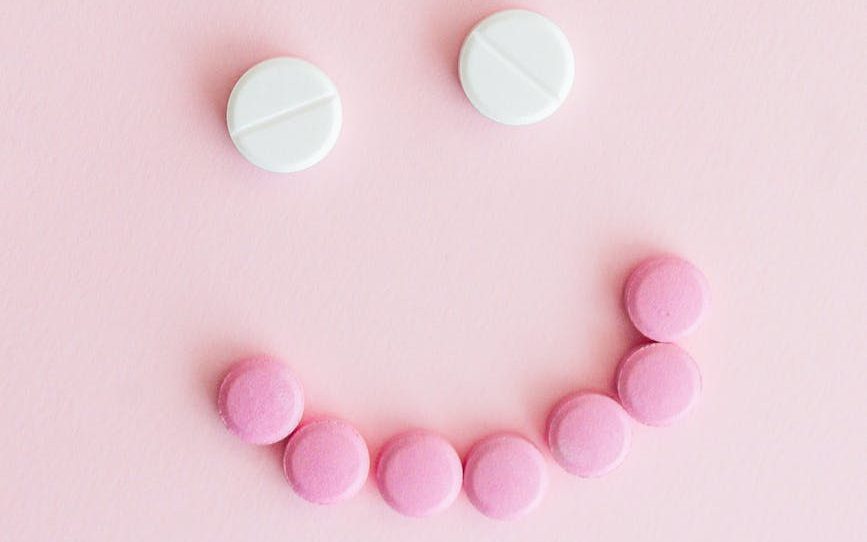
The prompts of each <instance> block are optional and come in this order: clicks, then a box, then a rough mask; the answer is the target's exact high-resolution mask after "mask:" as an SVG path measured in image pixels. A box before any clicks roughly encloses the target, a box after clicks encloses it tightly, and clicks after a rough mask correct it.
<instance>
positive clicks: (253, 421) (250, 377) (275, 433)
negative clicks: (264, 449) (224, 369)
mask: <svg viewBox="0 0 867 542" xmlns="http://www.w3.org/2000/svg"><path fill="white" fill-rule="evenodd" d="M218 408H219V411H220V416H221V417H222V418H223V422H224V423H225V424H226V427H228V428H229V429H230V430H232V432H234V433H235V434H236V435H238V436H239V437H241V439H243V440H245V441H247V442H250V443H252V444H273V443H275V442H278V441H281V440H283V439H284V438H286V437H287V436H288V435H289V433H291V432H292V430H293V429H295V427H297V426H298V422H299V421H300V420H301V414H302V413H303V411H304V391H303V389H302V388H301V383H300V382H299V381H298V379H297V378H295V375H294V374H292V371H290V370H289V368H288V367H287V366H286V365H284V364H282V363H280V362H279V361H276V360H273V359H270V358H264V357H261V358H253V359H248V360H244V361H241V362H239V363H237V364H236V365H235V366H234V367H232V369H231V370H230V371H229V374H227V375H226V377H225V378H224V379H223V383H222V384H221V385H220V392H219V398H218Z"/></svg>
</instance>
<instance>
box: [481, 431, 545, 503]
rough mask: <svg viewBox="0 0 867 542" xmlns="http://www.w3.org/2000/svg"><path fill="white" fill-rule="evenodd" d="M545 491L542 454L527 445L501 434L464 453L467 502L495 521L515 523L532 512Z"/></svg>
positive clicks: (511, 435) (515, 438) (530, 444)
mask: <svg viewBox="0 0 867 542" xmlns="http://www.w3.org/2000/svg"><path fill="white" fill-rule="evenodd" d="M547 487H548V473H547V470H546V469H545V459H544V458H543V457H542V453H541V452H540V451H539V450H538V448H536V447H535V446H534V445H533V444H532V443H531V442H530V441H528V440H527V439H525V438H523V437H520V436H518V435H513V434H510V433H500V434H495V435H491V436H489V437H486V438H484V439H482V440H480V441H479V442H477V443H476V444H475V445H474V446H473V447H472V448H471V449H470V451H469V453H467V460H466V467H465V468H464V488H465V489H466V491H467V497H469V499H470V502H472V503H473V505H474V506H475V507H476V508H477V509H478V510H479V511H480V512H481V513H483V514H484V515H486V516H488V517H490V518H494V519H515V518H518V517H520V516H523V515H524V514H526V513H527V512H529V511H530V510H532V509H533V508H534V507H535V506H536V505H538V504H539V502H540V501H541V500H542V496H543V495H544V494H545V489H546V488H547Z"/></svg>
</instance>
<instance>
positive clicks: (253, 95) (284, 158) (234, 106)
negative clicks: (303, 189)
mask: <svg viewBox="0 0 867 542" xmlns="http://www.w3.org/2000/svg"><path fill="white" fill-rule="evenodd" d="M342 118H343V115H342V109H341V105H340V96H339V95H338V94H337V89H336V88H335V87H334V83H332V82H331V80H330V79H329V78H328V76H327V75H325V73H323V72H322V70H320V69H319V68H317V67H316V66H314V65H313V64H310V63H309V62H307V61H304V60H301V59H300V58H291V57H278V58H272V59H270V60H265V61H264V62H260V63H259V64H256V65H255V66H253V67H252V68H250V69H249V70H248V71H247V73H245V74H244V75H242V76H241V78H240V79H239V80H238V82H237V83H236V84H235V87H234V88H233V89H232V93H231V95H230V96H229V105H228V107H227V110H226V123H227V125H228V127H229V135H230V136H231V138H232V141H233V142H234V143H235V146H236V147H237V148H238V150H239V151H240V152H241V154H242V155H243V156H244V157H245V158H246V159H247V160H249V161H250V162H252V163H253V164H254V165H256V166H259V167H260V168H262V169H266V170H268V171H273V172H275V173H291V172H294V171H301V170H302V169H306V168H308V167H310V166H312V165H314V164H315V163H317V162H319V161H320V160H322V159H323V158H325V156H326V155H327V154H328V152H329V151H331V149H332V147H334V144H335V143H336V142H337V136H338V135H339V134H340V127H341V124H342Z"/></svg>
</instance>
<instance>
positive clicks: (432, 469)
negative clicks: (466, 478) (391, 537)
mask: <svg viewBox="0 0 867 542" xmlns="http://www.w3.org/2000/svg"><path fill="white" fill-rule="evenodd" d="M461 478H462V467H461V460H460V458H459V457H458V454H457V452H456V451H455V449H454V448H453V447H452V445H451V444H449V442H448V441H447V440H445V439H444V438H442V437H441V436H439V435H437V434H435V433H431V432H428V431H422V430H416V431H410V432H407V433H403V434H400V435H397V436H396V437H393V438H392V439H391V440H389V441H388V442H387V443H386V444H385V446H384V447H383V449H382V451H381V452H380V454H379V460H378V461H377V465H376V483H377V485H378V486H379V491H380V493H381V494H382V497H383V498H384V499H385V501H386V502H387V503H388V504H389V505H390V506H391V507H392V508H394V509H395V510H397V511H398V512H400V513H401V514H404V515H407V516H416V517H421V516H430V515H433V514H436V513H438V512H442V511H443V510H445V509H446V508H448V507H449V505H451V504H452V502H454V500H455V498H456V497H457V496H458V493H459V492H460V490H461Z"/></svg>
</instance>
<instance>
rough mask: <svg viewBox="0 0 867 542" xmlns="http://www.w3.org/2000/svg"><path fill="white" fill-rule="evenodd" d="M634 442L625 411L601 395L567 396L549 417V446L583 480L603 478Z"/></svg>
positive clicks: (567, 467)
mask: <svg viewBox="0 0 867 542" xmlns="http://www.w3.org/2000/svg"><path fill="white" fill-rule="evenodd" d="M631 440H632V430H631V428H630V426H629V417H628V416H627V414H626V411H624V410H623V407H621V406H620V404H619V403H618V402H617V401H615V400H614V399H612V398H610V397H608V396H607V395H602V394H600V393H588V392H582V393H576V394H573V395H570V396H567V397H566V398H564V399H563V400H561V401H560V402H559V403H558V404H557V406H555V407H554V409H553V410H552V411H551V414H550V416H549V417H548V446H549V447H550V449H551V454H552V455H553V456H554V460H555V461H557V463H559V464H560V466H561V467H563V468H564V469H566V471H567V472H570V473H572V474H575V475H577V476H581V477H584V478H593V477H597V476H602V475H603V474H607V473H608V472H610V471H612V470H613V469H615V468H616V467H617V466H618V465H620V463H622V462H623V459H624V458H625V457H626V454H627V453H628V452H629V444H630V442H631Z"/></svg>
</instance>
